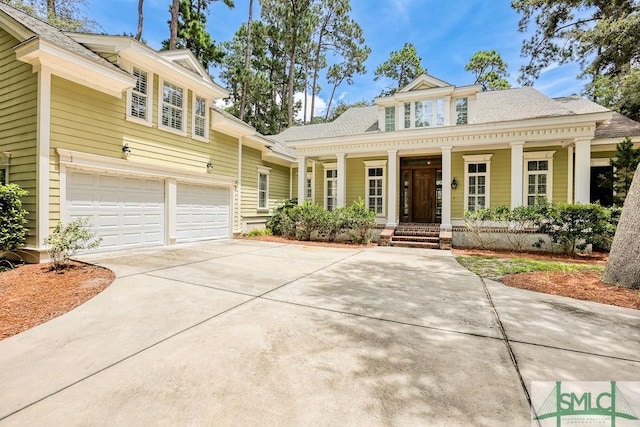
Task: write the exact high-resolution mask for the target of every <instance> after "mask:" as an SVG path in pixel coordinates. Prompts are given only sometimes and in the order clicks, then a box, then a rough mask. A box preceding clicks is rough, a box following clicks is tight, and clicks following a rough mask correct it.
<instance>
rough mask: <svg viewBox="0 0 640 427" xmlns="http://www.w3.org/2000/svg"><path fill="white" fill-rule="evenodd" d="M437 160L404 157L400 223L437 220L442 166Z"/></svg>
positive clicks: (438, 219)
mask: <svg viewBox="0 0 640 427" xmlns="http://www.w3.org/2000/svg"><path fill="white" fill-rule="evenodd" d="M441 164H442V163H441V160H440V159H439V158H424V159H417V158H408V159H403V160H402V163H401V169H400V176H401V185H402V187H401V189H400V221H402V222H418V223H438V222H440V220H441V203H442V202H441V196H440V195H441V194H442V190H441V188H442V182H441V181H442V166H441Z"/></svg>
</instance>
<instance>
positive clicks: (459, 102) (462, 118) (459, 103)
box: [456, 98, 469, 125]
mask: <svg viewBox="0 0 640 427" xmlns="http://www.w3.org/2000/svg"><path fill="white" fill-rule="evenodd" d="M468 109H469V101H468V99H467V98H458V99H456V124H457V125H466V124H467V112H468Z"/></svg>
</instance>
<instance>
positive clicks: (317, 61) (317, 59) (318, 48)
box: [309, 25, 326, 122]
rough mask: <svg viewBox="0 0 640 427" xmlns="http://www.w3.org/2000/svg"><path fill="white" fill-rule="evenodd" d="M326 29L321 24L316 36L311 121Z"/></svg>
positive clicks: (311, 120) (311, 119)
mask: <svg viewBox="0 0 640 427" xmlns="http://www.w3.org/2000/svg"><path fill="white" fill-rule="evenodd" d="M325 31H326V27H325V26H324V25H323V26H322V28H321V29H320V35H319V36H318V45H317V46H316V52H315V58H314V61H313V83H311V118H310V119H309V121H310V122H313V116H314V110H315V108H316V88H317V87H318V74H320V73H319V68H320V53H321V52H322V36H323V35H324V32H325Z"/></svg>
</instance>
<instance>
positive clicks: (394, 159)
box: [387, 150, 398, 227]
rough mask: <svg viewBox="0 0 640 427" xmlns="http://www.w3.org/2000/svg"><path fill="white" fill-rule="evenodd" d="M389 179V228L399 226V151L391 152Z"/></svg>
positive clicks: (388, 152)
mask: <svg viewBox="0 0 640 427" xmlns="http://www.w3.org/2000/svg"><path fill="white" fill-rule="evenodd" d="M387 154H388V164H389V172H388V178H387V226H388V227H395V226H396V225H398V150H389V151H387Z"/></svg>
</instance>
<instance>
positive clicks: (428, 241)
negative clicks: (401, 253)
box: [389, 224, 443, 249]
mask: <svg viewBox="0 0 640 427" xmlns="http://www.w3.org/2000/svg"><path fill="white" fill-rule="evenodd" d="M442 243H443V242H441V241H440V225H439V224H400V225H399V226H397V227H396V229H395V230H394V232H393V235H392V236H391V239H390V242H389V244H390V245H391V246H397V247H403V248H425V249H440V248H441V247H442Z"/></svg>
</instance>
